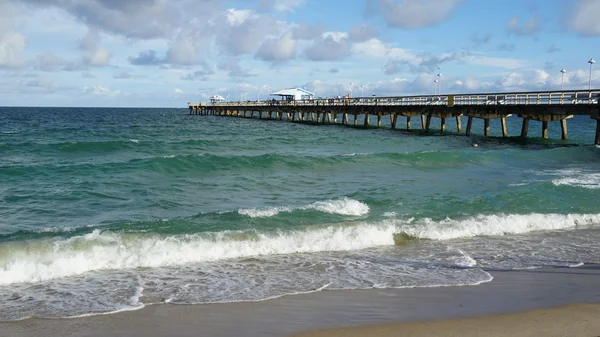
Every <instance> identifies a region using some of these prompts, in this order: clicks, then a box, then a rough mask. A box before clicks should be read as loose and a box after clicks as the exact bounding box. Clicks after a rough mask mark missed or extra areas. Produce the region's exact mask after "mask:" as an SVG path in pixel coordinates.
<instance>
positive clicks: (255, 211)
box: [238, 207, 293, 218]
mask: <svg viewBox="0 0 600 337" xmlns="http://www.w3.org/2000/svg"><path fill="white" fill-rule="evenodd" d="M292 210H293V209H291V208H288V207H266V208H260V209H259V208H250V209H239V210H238V213H239V214H241V215H246V216H249V217H251V218H270V217H272V216H275V215H277V214H279V213H280V212H291V211H292Z"/></svg>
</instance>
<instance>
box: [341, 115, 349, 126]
mask: <svg viewBox="0 0 600 337" xmlns="http://www.w3.org/2000/svg"><path fill="white" fill-rule="evenodd" d="M342 124H345V125H348V114H347V113H345V112H344V114H343V115H342Z"/></svg>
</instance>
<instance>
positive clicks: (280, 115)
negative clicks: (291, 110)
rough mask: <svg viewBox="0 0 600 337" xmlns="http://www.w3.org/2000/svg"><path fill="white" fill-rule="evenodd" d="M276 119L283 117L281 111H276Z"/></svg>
mask: <svg viewBox="0 0 600 337" xmlns="http://www.w3.org/2000/svg"><path fill="white" fill-rule="evenodd" d="M277 119H279V120H282V119H283V112H281V111H277Z"/></svg>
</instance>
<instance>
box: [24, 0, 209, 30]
mask: <svg viewBox="0 0 600 337" xmlns="http://www.w3.org/2000/svg"><path fill="white" fill-rule="evenodd" d="M21 1H23V2H26V3H30V4H35V5H39V6H49V7H56V8H59V9H62V10H65V11H66V12H68V13H69V14H71V15H73V16H74V17H75V18H76V19H77V20H79V21H81V22H84V23H86V24H88V25H89V26H90V27H94V28H96V29H99V30H101V31H106V32H110V33H114V34H118V35H122V36H126V37H130V38H142V39H150V38H160V37H168V36H170V35H171V34H172V32H173V30H174V29H175V28H176V27H177V26H178V25H179V24H178V22H179V21H180V20H183V17H182V13H181V12H179V11H177V9H176V6H174V5H173V4H169V3H167V2H165V1H162V0H127V1H120V0H85V1H81V0H21ZM216 2H217V1H214V0H209V1H203V2H200V3H199V4H198V6H200V7H204V6H206V5H207V4H206V3H212V5H214V3H216Z"/></svg>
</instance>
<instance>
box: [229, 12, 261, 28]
mask: <svg viewBox="0 0 600 337" xmlns="http://www.w3.org/2000/svg"><path fill="white" fill-rule="evenodd" d="M226 17H227V22H229V24H230V25H232V26H239V25H241V24H242V23H244V22H246V21H247V20H248V19H249V18H251V17H254V18H256V14H255V13H254V11H252V10H249V9H242V10H236V9H235V8H230V9H228V10H227V14H226Z"/></svg>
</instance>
